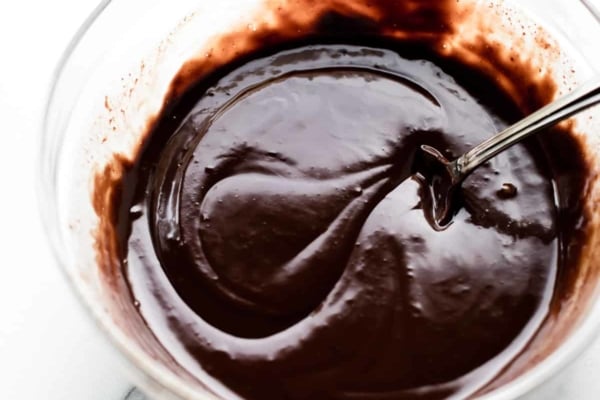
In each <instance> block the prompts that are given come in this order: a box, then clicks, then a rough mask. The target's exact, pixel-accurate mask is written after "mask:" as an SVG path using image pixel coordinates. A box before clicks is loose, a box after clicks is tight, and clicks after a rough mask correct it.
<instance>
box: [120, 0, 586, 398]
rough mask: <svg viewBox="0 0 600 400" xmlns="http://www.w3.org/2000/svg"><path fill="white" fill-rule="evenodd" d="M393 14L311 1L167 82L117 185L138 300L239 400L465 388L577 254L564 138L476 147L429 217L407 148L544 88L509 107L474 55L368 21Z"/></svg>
mask: <svg viewBox="0 0 600 400" xmlns="http://www.w3.org/2000/svg"><path fill="white" fill-rule="evenodd" d="M378 4H379V2H378ZM381 4H390V2H381ZM440 4H441V2H440ZM384 8H385V7H383V6H382V8H381V10H384ZM395 12H396V11H395ZM438 17H439V18H442V17H441V16H438ZM434 21H436V19H432V20H431V24H432V26H433V24H434ZM391 23H392V22H390V21H388V20H379V21H370V20H368V19H365V18H357V19H353V18H350V17H348V16H347V15H343V16H342V15H341V14H339V13H330V12H327V13H324V15H323V16H322V18H321V19H320V20H319V23H318V24H316V26H317V28H315V29H316V30H315V32H317V33H318V34H315V33H311V34H310V35H309V36H308V37H306V38H305V39H304V40H303V41H298V40H295V41H293V42H286V41H282V42H281V43H279V42H278V45H277V46H276V45H275V44H273V43H270V46H269V47H265V48H257V49H256V51H255V52H249V53H247V54H246V53H244V54H241V55H240V56H239V57H234V58H232V59H231V60H228V61H229V62H227V63H225V64H224V65H223V66H221V68H218V69H216V70H214V71H212V73H211V74H209V75H206V76H203V75H202V74H200V73H199V72H198V71H199V70H198V71H196V73H198V74H199V75H198V76H199V77H203V79H201V80H199V81H197V82H195V84H194V85H193V86H192V87H191V88H190V89H188V90H183V89H181V88H180V87H179V86H178V85H179V84H180V83H178V82H179V81H176V82H175V83H174V88H175V89H174V93H176V94H177V96H176V97H174V98H171V99H169V103H168V107H165V110H164V113H163V114H162V115H161V116H160V117H159V118H158V120H157V122H156V124H155V127H154V129H153V130H152V131H151V133H150V135H149V136H148V137H147V138H146V140H145V142H144V146H143V148H142V150H141V151H140V153H139V156H138V158H137V159H136V161H135V163H134V164H133V165H129V166H127V168H126V170H125V173H124V176H123V177H122V178H121V179H120V180H119V182H118V183H117V186H118V188H117V189H115V190H114V193H115V196H114V199H113V204H114V207H115V210H116V212H115V214H114V215H112V216H111V221H112V223H113V224H114V226H115V231H116V232H117V235H118V238H117V243H118V246H117V247H118V249H119V251H120V253H121V254H120V255H121V257H122V259H123V260H124V262H123V268H124V270H125V274H126V276H127V279H128V282H129V285H130V289H131V293H132V297H133V298H134V299H135V301H136V304H139V312H140V314H141V316H142V317H143V318H144V320H145V322H146V324H147V325H148V327H149V328H150V329H151V330H152V332H153V334H154V335H155V336H156V337H157V339H158V340H159V341H160V342H161V344H162V345H163V346H164V347H165V348H166V349H167V351H168V352H169V353H170V354H171V355H172V356H173V357H174V358H175V359H176V360H177V361H178V362H179V363H180V364H181V365H183V366H184V368H186V369H187V370H189V371H190V372H191V373H192V375H197V376H198V377H200V375H201V371H205V372H208V373H209V374H210V375H211V376H212V377H214V378H216V380H217V381H219V382H221V383H222V384H223V385H225V386H226V387H227V388H228V390H231V391H232V393H236V394H238V395H240V396H241V397H243V398H248V399H271V398H272V399H284V398H290V399H291V398H294V399H309V398H311V399H312V398H319V399H329V398H336V399H341V398H348V399H351V398H361V399H362V398H374V399H405V398H419V399H439V398H446V397H449V396H452V395H456V396H461V397H465V396H468V395H470V394H473V393H475V392H476V391H478V390H480V389H482V388H483V387H485V385H486V384H487V383H488V382H490V381H491V380H492V379H493V378H494V377H495V376H496V375H498V374H499V373H500V372H501V370H502V369H503V368H505V367H506V366H507V365H508V364H510V362H511V361H512V360H513V359H514V358H515V357H516V356H517V355H518V354H519V353H520V352H521V351H522V350H523V349H524V348H525V346H526V344H527V342H528V341H529V340H530V339H531V338H532V337H533V336H534V334H535V332H536V331H537V330H538V328H539V327H540V326H541V324H542V322H543V319H544V318H545V316H546V314H547V312H548V309H549V307H550V304H551V301H552V299H553V293H554V288H555V285H556V280H557V277H562V276H566V274H565V273H564V272H561V271H563V270H564V269H565V268H566V267H567V266H568V265H571V264H572V263H573V260H576V258H577V255H576V254H575V253H574V254H570V255H569V256H568V257H566V256H565V255H564V254H563V253H562V249H563V248H564V246H565V244H566V243H569V241H570V240H571V236H570V235H571V234H572V232H573V231H574V230H575V229H574V228H573V226H572V222H570V221H565V220H564V217H563V216H564V215H575V214H577V213H580V212H581V210H580V209H579V208H577V207H578V206H579V202H578V201H571V200H573V199H577V198H578V197H577V195H578V191H579V190H580V189H581V186H582V183H581V179H582V178H581V177H582V176H584V172H585V171H584V169H585V168H584V163H583V161H581V159H580V153H579V151H578V147H577V144H576V143H575V142H574V140H572V139H571V138H570V137H569V136H568V135H564V134H562V132H559V131H554V133H553V132H548V133H547V134H546V135H545V136H541V137H540V139H539V140H538V139H537V138H534V139H531V140H528V141H526V142H525V143H524V144H522V145H518V146H515V147H514V148H512V149H510V150H508V151H506V152H504V153H502V154H500V155H499V156H497V157H496V158H495V159H493V160H491V161H490V162H489V163H487V164H486V165H485V166H483V167H481V168H480V169H479V170H478V171H476V172H475V173H474V174H473V175H472V176H470V177H469V178H468V180H467V181H466V182H465V183H464V185H463V190H462V192H461V196H460V198H461V201H462V202H463V203H462V206H463V207H462V209H461V211H460V212H459V213H458V214H457V215H456V217H455V218H454V221H453V223H452V225H451V226H450V227H448V228H447V229H445V230H443V231H439V230H435V229H433V228H432V227H431V226H430V225H429V224H428V222H427V220H426V218H425V216H424V213H423V210H422V205H421V196H420V195H421V190H422V189H421V187H420V184H419V182H418V181H417V180H414V179H412V178H411V174H412V172H413V171H412V168H413V159H414V155H415V152H416V150H417V148H418V146H420V145H422V144H429V145H432V146H434V147H436V148H438V149H440V150H443V151H444V153H445V155H446V156H447V157H448V158H452V157H454V156H456V155H458V154H461V153H463V152H464V151H466V150H468V149H469V148H471V147H472V146H473V145H474V144H477V143H479V142H481V141H483V140H484V139H485V138H486V137H488V136H489V135H491V134H493V133H495V132H497V131H499V130H500V129H502V128H503V127H505V126H506V125H507V124H508V123H511V122H514V121H515V120H516V119H518V118H520V117H521V116H522V115H523V113H524V112H527V111H528V110H530V109H535V108H537V107H539V105H540V103H542V102H543V99H548V98H550V96H551V95H552V93H553V90H554V89H553V87H547V88H546V90H547V92H543V91H542V89H539V88H538V89H537V90H538V92H535V90H532V94H531V96H530V97H529V98H528V99H522V98H521V99H519V100H520V102H517V103H519V104H516V103H515V102H514V101H513V100H514V98H512V97H511V94H507V93H505V92H504V91H503V90H502V89H501V88H498V87H497V86H496V85H495V84H494V82H492V81H490V80H489V79H488V75H489V70H485V71H482V70H478V69H477V68H473V66H472V65H469V66H468V65H463V64H461V63H460V62H459V60H456V59H451V58H444V57H443V56H440V55H439V54H438V53H436V51H434V48H435V46H432V44H431V43H429V42H428V41H427V40H422V39H419V40H417V41H414V42H407V41H394V40H390V39H389V38H388V39H383V38H381V37H380V36H378V35H377V32H378V29H382V32H383V31H384V28H385V27H387V26H388V25H389V24H391ZM358 28H361V32H362V33H363V34H362V35H355V34H352V32H353V29H358ZM440 29H441V28H440ZM444 29H446V28H444ZM331 32H335V34H331ZM426 37H427V36H426ZM324 43H325V44H324ZM190 74H192V75H193V73H192V72H189V71H188V72H187V73H186V74H183V75H180V78H181V76H186V77H187V78H189V77H190ZM567 146H568V147H567ZM561 148H562V149H564V148H569V149H572V151H571V152H570V154H569V155H567V156H566V157H561V158H557V157H556V154H557V149H561ZM578 174H581V176H580V177H578ZM565 175H568V176H571V177H572V178H573V179H572V180H571V181H570V182H568V183H565V186H561V187H556V183H557V180H556V179H555V178H556V177H557V176H561V177H564V176H565ZM575 178H577V179H575ZM558 183H560V182H558ZM562 199H566V200H562ZM565 210H566V211H565Z"/></svg>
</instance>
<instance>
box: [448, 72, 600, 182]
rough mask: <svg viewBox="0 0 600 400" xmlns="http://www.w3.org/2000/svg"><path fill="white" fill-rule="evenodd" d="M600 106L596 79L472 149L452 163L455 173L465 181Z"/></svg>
mask: <svg viewBox="0 0 600 400" xmlns="http://www.w3.org/2000/svg"><path fill="white" fill-rule="evenodd" d="M598 103H600V79H594V80H593V81H590V82H588V83H587V84H585V85H583V86H581V87H579V88H577V89H576V90H574V91H573V92H571V93H569V94H567V95H566V96H563V97H561V98H560V99H558V100H556V101H554V102H552V103H550V104H548V105H547V106H545V107H542V108H541V109H539V110H538V111H536V112H534V113H533V114H531V115H529V116H528V117H527V118H524V119H522V120H521V121H519V122H517V123H516V124H514V125H512V126H510V127H508V128H506V129H505V130H503V131H502V132H500V133H498V134H496V135H494V136H492V137H491V138H489V139H488V140H486V141H485V142H483V143H481V144H479V145H478V146H476V147H474V148H472V149H471V150H469V151H468V152H467V153H465V154H463V155H462V156H461V157H459V158H457V159H456V160H454V161H453V162H452V163H451V168H452V170H453V173H454V174H457V175H456V176H457V177H458V176H460V177H461V178H464V177H466V176H467V175H469V174H470V173H471V172H472V171H473V170H474V169H475V168H477V167H478V166H479V165H481V164H483V163H484V162H486V161H488V160H489V159H490V158H492V157H494V156H495V155H497V154H498V153H500V152H502V151H504V150H505V149H506V148H508V147H510V146H512V145H513V144H515V143H517V142H519V141H521V140H523V139H525V138H526V137H527V136H529V135H531V134H532V133H535V132H537V131H539V130H540V129H544V128H546V127H548V126H551V125H554V124H556V123H557V122H560V121H562V120H564V119H566V118H568V117H570V116H572V115H573V114H575V113H577V112H579V111H581V110H584V109H586V108H588V107H591V106H593V105H595V104H598ZM459 179H460V178H459Z"/></svg>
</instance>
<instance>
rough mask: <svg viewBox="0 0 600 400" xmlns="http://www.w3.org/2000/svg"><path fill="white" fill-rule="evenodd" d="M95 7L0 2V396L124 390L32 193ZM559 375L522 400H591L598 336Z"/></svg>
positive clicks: (596, 387)
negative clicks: (54, 111) (56, 108)
mask: <svg viewBox="0 0 600 400" xmlns="http://www.w3.org/2000/svg"><path fill="white" fill-rule="evenodd" d="M567 1H570V0H565V2H567ZM95 4H96V0H38V1H34V0H25V1H19V0H13V1H10V0H1V1H0V260H2V261H1V265H0V400H20V399H26V400H32V399H49V400H57V399H60V400H62V399H65V400H71V399H75V400H78V399H85V400H95V399H98V400H110V399H115V400H117V399H121V398H123V396H124V395H125V394H126V393H127V391H128V388H129V385H128V382H126V380H125V379H124V378H123V377H122V374H121V373H120V371H119V370H118V367H117V363H116V361H115V360H114V359H113V354H112V352H113V350H112V348H110V347H109V346H108V345H107V344H106V342H105V340H104V338H103V337H101V336H100V335H99V334H98V333H97V332H96V329H95V327H94V325H93V324H92V322H91V321H90V320H88V318H87V316H85V315H84V313H83V311H82V310H81V309H80V306H79V305H78V303H77V302H76V299H75V297H74V296H73V294H72V293H71V288H70V287H69V286H68V285H67V283H66V282H65V280H64V278H63V276H62V274H61V272H60V270H59V269H58V268H57V267H56V266H55V265H54V262H53V260H52V257H51V255H50V252H49V249H48V247H47V245H46V242H45V239H44V236H43V233H42V229H41V226H40V221H39V217H38V209H37V203H36V199H35V196H36V192H35V179H34V175H35V171H34V166H35V157H36V153H37V150H38V149H37V147H38V135H39V130H40V125H41V117H42V114H43V107H44V103H45V99H46V96H47V92H48V88H49V84H50V79H51V75H52V72H53V69H54V66H55V64H56V62H57V61H58V58H59V56H60V54H61V52H62V50H63V49H64V47H65V46H66V43H67V42H68V41H69V40H70V38H71V36H72V35H73V33H74V32H75V30H76V29H77V28H78V27H79V24H80V23H81V21H82V20H83V19H84V18H85V17H86V16H87V15H88V13H89V12H90V11H91V10H92V8H93V7H94V6H95ZM564 375H565V376H564V377H563V379H561V380H557V381H556V382H555V384H553V385H550V386H549V387H547V388H545V389H544V390H543V391H542V392H539V393H537V394H535V395H533V396H531V398H532V399H544V400H546V399H556V400H558V399H561V400H562V399H569V400H571V399H573V400H597V399H600V342H599V343H598V344H596V345H595V346H594V347H592V348H590V349H589V350H588V352H587V353H586V355H585V356H584V357H583V358H581V359H580V360H579V361H578V362H577V363H576V364H575V365H574V366H573V367H571V368H570V369H569V370H568V371H566V373H565V374H564Z"/></svg>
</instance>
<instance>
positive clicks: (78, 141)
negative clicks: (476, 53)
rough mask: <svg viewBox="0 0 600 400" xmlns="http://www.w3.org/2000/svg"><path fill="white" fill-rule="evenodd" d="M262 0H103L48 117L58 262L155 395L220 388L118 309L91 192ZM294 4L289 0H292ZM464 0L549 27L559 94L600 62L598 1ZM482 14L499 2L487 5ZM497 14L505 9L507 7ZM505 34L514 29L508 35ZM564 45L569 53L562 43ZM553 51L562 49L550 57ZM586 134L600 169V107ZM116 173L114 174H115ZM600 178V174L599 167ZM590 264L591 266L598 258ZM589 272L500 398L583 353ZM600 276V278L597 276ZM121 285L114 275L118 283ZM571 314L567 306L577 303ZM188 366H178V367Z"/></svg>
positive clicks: (72, 47) (46, 189)
mask: <svg viewBox="0 0 600 400" xmlns="http://www.w3.org/2000/svg"><path fill="white" fill-rule="evenodd" d="M263 3H264V2H263V1H261V0H221V1H219V2H212V1H206V0H179V1H177V2H168V1H160V0H147V1H145V2H143V4H142V3H141V2H132V1H126V0H112V1H110V0H105V1H102V2H101V3H100V4H99V5H98V6H97V7H96V9H95V10H94V11H93V12H92V14H91V15H90V16H89V18H88V19H87V20H86V21H85V22H84V23H83V25H82V27H81V28H80V30H79V31H78V32H77V34H76V35H75V37H74V38H73V40H72V41H71V43H70V44H69V46H68V47H67V50H66V51H65V53H64V55H63V57H62V60H61V62H60V64H59V66H58V69H57V71H56V75H55V78H54V82H53V84H52V87H51V90H50V93H49V98H48V104H47V110H46V115H45V119H44V126H43V132H42V136H41V141H40V143H41V146H40V154H39V170H38V186H39V203H40V206H41V209H42V215H43V218H44V224H45V227H46V231H47V236H48V240H49V241H50V242H51V244H52V247H53V250H54V254H55V263H56V264H58V265H60V267H62V268H63V270H64V271H65V273H66V275H67V277H68V279H69V281H70V282H71V283H72V286H73V288H74V289H75V291H76V292H77V294H78V295H79V299H80V300H81V302H82V303H83V304H84V305H85V307H86V309H87V310H88V311H89V314H90V315H92V316H93V317H94V319H95V321H96V323H97V325H98V327H99V328H100V329H102V330H103V331H104V332H105V333H106V335H107V336H108V338H110V339H111V340H112V342H113V344H114V346H115V347H116V348H117V349H118V350H119V351H120V354H122V356H123V361H124V362H125V363H126V367H125V371H126V372H127V373H129V374H130V376H131V379H132V380H133V381H134V382H135V383H136V384H137V385H139V386H140V387H141V388H142V389H143V390H144V391H145V392H146V393H147V394H148V395H149V396H151V397H156V398H162V399H185V400H192V399H207V398H220V397H226V396H225V395H221V396H220V395H219V393H218V390H215V389H213V388H212V386H211V385H210V378H208V377H207V378H206V381H205V382H202V383H200V382H198V381H196V380H194V379H190V377H186V376H185V373H182V372H181V371H180V370H178V366H177V365H176V363H174V362H173V361H172V360H170V359H169V357H168V355H167V356H166V355H165V354H162V353H160V352H158V353H157V352H154V351H153V350H152V349H151V348H150V347H149V346H147V345H145V344H144V341H145V340H146V339H147V337H142V336H143V335H141V334H139V332H136V331H135V330H133V329H132V328H131V327H129V326H128V325H127V321H126V320H125V319H123V318H121V317H119V316H118V315H116V314H118V313H117V312H116V311H115V304H117V305H118V304H119V299H115V298H114V297H115V296H114V293H113V292H111V290H109V289H108V287H109V286H110V285H111V282H108V283H107V282H106V275H105V274H103V272H102V271H101V270H100V267H99V265H98V262H97V252H98V251H99V249H98V248H97V244H96V242H95V236H94V232H97V231H98V227H99V225H100V221H99V218H98V215H97V213H96V210H95V207H97V206H98V205H97V204H95V202H94V201H93V199H92V195H91V193H92V189H93V176H94V174H95V173H97V172H98V171H100V170H103V171H104V173H105V174H108V175H109V176H114V177H115V179H117V178H118V176H119V173H120V171H115V170H111V169H110V168H109V169H104V168H105V167H106V165H107V163H108V160H110V158H111V157H112V156H113V155H114V154H116V153H118V154H122V155H123V156H124V157H131V156H132V155H133V153H134V150H135V148H136V146H137V145H139V143H140V141H141V134H142V132H144V131H145V128H146V127H147V124H148V123H149V122H148V121H149V120H150V119H151V117H152V116H155V115H157V113H158V112H159V111H160V108H161V106H162V102H163V98H164V97H165V95H166V93H167V90H168V88H169V85H170V83H171V80H172V78H173V77H174V76H175V74H176V73H177V72H178V71H179V69H180V68H181V66H182V65H183V64H184V63H185V62H186V61H188V60H190V59H197V58H198V57H199V56H201V55H202V54H203V53H202V52H203V48H204V46H205V44H206V42H207V40H209V38H211V37H213V36H215V35H217V34H220V33H224V32H228V31H229V30H230V29H232V28H233V27H234V26H236V27H237V26H239V25H240V24H246V25H247V26H248V27H249V29H251V28H252V26H253V25H252V24H253V23H254V20H255V19H261V18H266V17H265V16H264V14H260V13H259V12H257V10H260V9H261V7H262V6H263ZM283 3H285V2H283ZM461 4H464V7H469V6H474V7H478V9H480V10H486V9H496V10H502V13H503V15H504V16H503V17H502V21H503V23H502V24H501V25H500V26H498V27H497V30H498V35H499V38H500V40H503V41H505V43H506V45H507V46H509V45H511V43H510V41H511V38H512V37H515V33H516V34H517V35H518V34H519V33H520V32H521V31H522V33H523V36H526V35H525V33H531V34H532V37H535V35H534V34H533V33H536V32H540V31H543V32H546V33H547V34H548V35H549V37H550V38H551V39H550V42H545V43H547V44H548V47H544V46H539V43H537V45H536V44H535V43H533V44H532V45H531V46H532V47H531V48H530V50H531V51H532V52H533V53H535V54H537V55H538V56H542V57H546V55H547V56H548V62H549V63H551V64H552V67H553V68H554V70H555V73H556V81H557V84H558V85H559V89H560V92H566V91H568V90H569V89H571V88H572V87H573V86H574V85H576V84H578V83H581V82H583V81H585V80H586V79H588V78H589V77H591V76H592V75H594V74H597V73H598V72H599V71H600V52H598V51H597V43H596V41H597V38H599V37H600V19H599V18H598V14H597V13H595V12H594V10H595V9H594V4H593V3H592V2H589V1H569V2H565V1H561V0H550V1H544V2H542V1H535V0H528V1H525V0H522V1H518V2H517V1H516V0H515V1H514V2H513V1H508V0H507V1H505V2H502V1H476V0H473V1H467V0H465V1H462V2H461ZM482 12H483V13H485V12H488V11H482ZM496 13H497V11H496ZM505 33H506V34H505ZM557 49H558V51H556V50H557ZM551 54H552V55H551ZM576 123H577V132H578V135H579V136H580V138H581V140H582V141H583V142H584V143H585V146H586V152H587V156H588V157H589V159H590V160H591V163H592V165H593V168H592V174H596V171H597V170H598V171H600V146H599V144H600V125H599V123H600V110H598V109H595V110H594V109H593V110H590V111H589V112H587V113H585V114H581V115H579V116H578V117H576ZM111 174H112V175H111ZM594 176H595V175H594ZM593 178H594V177H590V184H589V185H590V187H589V197H588V199H587V200H586V201H587V203H588V204H587V205H588V208H589V209H590V210H591V211H592V213H593V220H592V224H591V226H592V228H591V229H592V231H593V234H592V235H590V238H591V239H590V243H588V246H587V247H586V248H585V250H584V251H585V252H586V254H587V255H589V257H588V258H589V259H590V260H593V259H594V257H593V255H594V254H595V250H594V249H595V247H598V248H600V246H596V244H597V243H596V242H597V241H599V240H600V239H598V238H597V236H598V233H600V230H599V229H598V228H597V227H598V226H600V224H599V223H598V222H599V220H600V210H598V209H597V206H596V204H600V201H599V200H600V184H599V183H598V182H597V180H595V179H593ZM588 264H589V265H588ZM588 264H586V265H584V266H583V267H582V268H587V270H588V271H589V273H588V276H589V280H588V282H584V283H585V284H584V283H582V284H581V290H580V291H579V292H575V293H574V294H573V296H572V298H571V299H569V300H570V303H571V306H572V307H574V308H572V309H571V310H579V311H580V312H579V313H578V315H579V314H580V317H578V318H576V319H574V320H573V321H571V322H570V323H569V324H568V326H567V327H565V328H564V329H565V330H566V334H565V335H563V336H561V339H560V341H559V343H557V344H556V346H555V348H553V349H552V351H551V354H549V355H547V356H544V357H541V358H540V359H539V360H538V362H537V364H536V365H535V366H534V367H533V368H531V369H528V370H526V371H523V372H522V373H519V374H518V376H516V377H511V378H510V379H507V381H506V382H505V383H504V384H502V385H500V386H499V387H497V388H495V389H493V390H491V391H489V392H487V393H485V394H481V395H480V397H481V398H485V399H490V400H492V399H493V400H500V399H515V398H518V397H520V396H522V395H524V394H526V393H528V392H530V391H531V390H532V389H533V388H535V387H537V386H539V385H541V384H542V383H544V382H547V381H549V380H550V379H551V378H552V377H553V376H554V375H555V374H556V373H557V372H558V371H560V370H561V369H563V368H564V367H565V366H566V365H567V364H568V363H569V362H570V361H572V360H573V359H574V358H575V357H576V356H577V355H579V354H580V353H581V352H582V351H583V350H584V349H585V348H586V346H588V345H589V344H590V343H591V341H592V340H593V339H594V338H595V336H596V334H597V331H598V330H599V329H600V304H598V303H599V300H598V292H599V291H600V279H598V274H599V273H598V271H597V269H598V268H597V267H596V266H595V264H594V263H593V262H589V263H588ZM594 278H595V280H594ZM112 283H113V284H114V282H112ZM566 309H567V311H565V312H566V313H568V312H569V311H568V309H569V308H568V306H566ZM178 371H179V373H178Z"/></svg>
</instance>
